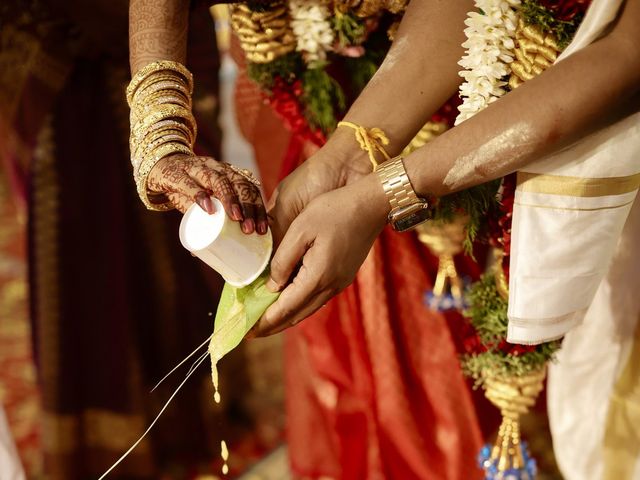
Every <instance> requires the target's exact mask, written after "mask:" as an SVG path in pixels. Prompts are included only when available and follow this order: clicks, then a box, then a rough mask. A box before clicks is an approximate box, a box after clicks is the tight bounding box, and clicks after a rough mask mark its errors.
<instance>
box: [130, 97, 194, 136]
mask: <svg viewBox="0 0 640 480" xmlns="http://www.w3.org/2000/svg"><path fill="white" fill-rule="evenodd" d="M170 118H180V119H182V120H184V122H185V123H186V124H187V126H188V127H189V129H190V130H191V131H192V132H193V138H195V137H196V135H197V127H196V121H195V118H194V117H193V114H192V113H191V110H188V109H186V108H184V107H180V106H178V105H166V106H160V107H157V108H156V109H155V110H154V111H152V112H151V113H149V115H147V116H146V117H144V118H143V119H141V120H140V121H138V122H136V123H135V124H133V125H132V126H131V139H132V140H133V141H140V140H141V139H142V138H143V137H144V136H145V134H146V132H147V130H148V129H149V128H150V127H151V126H152V125H153V124H155V123H157V122H160V121H161V120H168V119H170Z"/></svg>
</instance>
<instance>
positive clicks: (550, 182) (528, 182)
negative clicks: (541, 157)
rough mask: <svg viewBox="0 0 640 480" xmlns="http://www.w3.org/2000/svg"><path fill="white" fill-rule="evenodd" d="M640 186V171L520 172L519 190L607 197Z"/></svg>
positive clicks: (627, 191)
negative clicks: (593, 174)
mask: <svg viewBox="0 0 640 480" xmlns="http://www.w3.org/2000/svg"><path fill="white" fill-rule="evenodd" d="M638 187H640V173H636V174H635V175H628V176H626V177H608V178H580V177H565V176H560V175H544V174H539V173H529V172H518V187H517V189H518V191H520V192H528V193H546V194H549V195H566V196H570V197H605V196H608V195H622V194H624V193H629V192H633V191H634V190H637V189H638Z"/></svg>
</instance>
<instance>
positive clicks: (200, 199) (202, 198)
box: [196, 192, 213, 213]
mask: <svg viewBox="0 0 640 480" xmlns="http://www.w3.org/2000/svg"><path fill="white" fill-rule="evenodd" d="M207 200H209V201H210V200H211V199H210V198H209V196H208V195H207V193H206V192H198V193H197V194H196V203H197V204H198V206H199V207H200V208H201V209H203V210H204V211H205V212H209V208H208V205H207ZM211 205H212V206H213V204H211ZM209 213H211V212H209Z"/></svg>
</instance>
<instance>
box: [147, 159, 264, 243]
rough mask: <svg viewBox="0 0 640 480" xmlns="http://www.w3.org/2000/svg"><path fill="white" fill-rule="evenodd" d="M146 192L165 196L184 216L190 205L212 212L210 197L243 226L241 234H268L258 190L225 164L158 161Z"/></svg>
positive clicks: (186, 160) (201, 160) (196, 161)
mask: <svg viewBox="0 0 640 480" xmlns="http://www.w3.org/2000/svg"><path fill="white" fill-rule="evenodd" d="M147 187H148V188H149V191H151V192H153V193H157V194H163V195H166V196H167V197H168V198H169V200H170V201H171V202H172V203H173V205H174V206H175V207H176V208H177V209H178V210H180V211H181V212H183V213H184V212H185V211H186V210H187V209H188V208H189V207H190V206H191V204H193V202H196V203H198V205H200V207H202V209H204V210H205V211H207V212H209V213H213V212H214V211H215V208H214V205H213V202H212V201H211V199H210V196H211V195H213V196H214V197H215V198H217V199H218V200H220V202H222V205H223V206H224V209H225V211H226V212H227V215H229V217H230V218H232V219H233V220H236V221H238V222H242V231H243V232H244V233H253V232H254V231H257V232H258V233H259V234H261V235H264V234H265V233H267V228H268V221H267V215H266V212H265V208H264V204H263V202H262V196H261V195H260V190H259V189H258V187H257V186H256V185H254V184H253V183H252V182H251V181H250V180H249V179H248V178H247V177H245V176H244V175H242V174H241V173H239V172H238V171H237V170H234V168H233V167H231V165H229V164H228V163H223V162H218V161H217V160H214V159H213V158H210V157H198V156H190V155H170V156H168V157H165V158H163V159H162V160H160V161H159V162H158V163H157V164H156V166H155V167H154V168H153V170H151V173H150V174H149V178H148V179H147Z"/></svg>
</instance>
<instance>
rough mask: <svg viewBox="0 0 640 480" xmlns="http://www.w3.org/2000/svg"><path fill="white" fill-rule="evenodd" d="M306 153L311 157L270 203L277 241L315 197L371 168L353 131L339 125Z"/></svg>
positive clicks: (293, 174) (282, 186) (287, 180)
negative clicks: (329, 136) (326, 141)
mask: <svg viewBox="0 0 640 480" xmlns="http://www.w3.org/2000/svg"><path fill="white" fill-rule="evenodd" d="M305 153H306V154H308V155H310V158H309V159H308V160H307V161H305V162H304V163H303V164H302V165H300V166H299V167H298V168H296V169H295V170H294V171H293V172H292V173H291V174H290V175H289V176H287V178H285V179H284V180H283V181H282V182H280V184H279V185H278V187H277V188H276V190H275V192H274V194H273V196H272V197H271V200H270V201H269V204H268V206H267V210H268V212H269V217H270V218H271V231H272V233H273V237H274V243H275V245H278V244H279V243H280V241H281V240H282V238H283V237H284V235H285V233H286V232H287V230H288V229H289V226H290V225H291V222H293V220H294V219H295V218H296V217H297V216H298V215H299V214H300V212H302V210H304V208H305V207H306V206H307V205H308V204H309V202H311V201H312V200H313V199H314V198H316V197H318V196H319V195H322V194H323V193H326V192H330V191H332V190H335V189H337V188H340V187H343V186H345V185H348V184H350V183H353V182H354V181H356V180H358V179H359V178H361V177H362V176H364V175H366V174H367V173H369V172H371V164H370V163H369V160H368V159H367V157H366V154H365V153H364V152H363V151H361V150H360V149H359V147H358V145H357V143H356V141H355V140H354V138H353V134H352V133H351V132H350V131H346V130H342V129H338V131H336V132H335V133H334V134H333V136H332V137H331V140H330V141H329V142H328V143H327V144H326V145H325V146H324V147H322V148H321V149H318V148H317V147H315V146H314V145H312V144H308V145H306V146H305Z"/></svg>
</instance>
